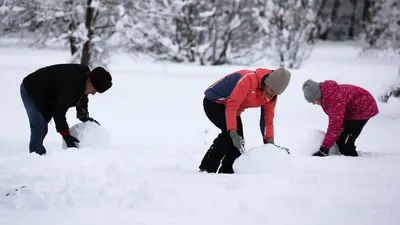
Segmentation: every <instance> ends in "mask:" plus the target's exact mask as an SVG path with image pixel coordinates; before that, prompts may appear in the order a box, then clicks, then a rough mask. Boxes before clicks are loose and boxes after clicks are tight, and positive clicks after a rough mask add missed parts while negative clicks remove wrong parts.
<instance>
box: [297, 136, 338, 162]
mask: <svg viewBox="0 0 400 225" xmlns="http://www.w3.org/2000/svg"><path fill="white" fill-rule="evenodd" d="M324 138H325V132H324V131H321V130H313V131H310V132H309V133H308V136H307V138H306V139H305V140H306V141H305V142H304V143H303V144H301V145H300V148H298V149H297V150H296V151H293V153H295V154H296V155H310V156H311V155H313V154H314V153H316V152H318V151H319V148H320V147H321V144H322V142H323V141H324ZM337 154H339V148H338V146H337V145H336V143H335V144H334V145H333V146H332V148H330V149H329V155H337Z"/></svg>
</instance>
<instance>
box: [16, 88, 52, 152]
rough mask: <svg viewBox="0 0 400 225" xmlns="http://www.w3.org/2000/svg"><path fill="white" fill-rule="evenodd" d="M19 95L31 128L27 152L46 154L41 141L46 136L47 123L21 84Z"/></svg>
mask: <svg viewBox="0 0 400 225" xmlns="http://www.w3.org/2000/svg"><path fill="white" fill-rule="evenodd" d="M20 93H21V99H22V102H23V103H24V107H25V110H26V114H27V115H28V119H29V125H30V127H31V137H30V141H29V152H30V153H32V152H35V153H37V154H39V155H43V154H46V148H45V147H44V146H43V140H44V138H45V137H46V134H47V121H46V120H45V119H44V118H43V116H42V114H41V113H40V112H39V110H38V109H37V108H36V106H35V104H34V103H33V101H32V98H31V97H30V96H29V94H28V92H27V91H26V89H25V88H24V85H23V84H21V87H20Z"/></svg>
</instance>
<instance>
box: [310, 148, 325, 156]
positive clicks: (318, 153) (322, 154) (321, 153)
mask: <svg viewBox="0 0 400 225" xmlns="http://www.w3.org/2000/svg"><path fill="white" fill-rule="evenodd" d="M328 154H329V150H328V149H326V148H320V149H319V151H318V152H316V153H314V154H313V156H319V157H325V156H327V155H328Z"/></svg>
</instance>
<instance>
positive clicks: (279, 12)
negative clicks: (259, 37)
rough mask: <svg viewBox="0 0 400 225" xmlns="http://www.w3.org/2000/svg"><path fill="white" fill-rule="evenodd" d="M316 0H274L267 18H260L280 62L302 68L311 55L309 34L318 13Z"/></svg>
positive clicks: (273, 54) (267, 42)
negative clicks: (314, 5)
mask: <svg viewBox="0 0 400 225" xmlns="http://www.w3.org/2000/svg"><path fill="white" fill-rule="evenodd" d="M312 4H313V1H312V0H284V1H280V0H273V1H268V2H267V7H266V8H267V9H269V12H268V13H267V16H266V18H264V19H262V18H260V24H261V25H262V27H263V29H264V30H265V33H266V36H265V39H264V41H265V42H264V43H265V46H266V49H268V50H269V52H268V55H269V57H270V58H271V59H274V61H276V62H277V63H278V64H280V65H281V66H284V67H288V68H295V69H297V68H300V67H301V65H302V64H303V62H304V61H305V60H306V59H307V58H308V57H309V55H310V53H311V50H312V47H313V45H312V43H310V42H309V35H310V33H312V30H313V29H314V27H315V20H316V14H315V11H314V8H313V7H312Z"/></svg>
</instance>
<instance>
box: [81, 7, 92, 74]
mask: <svg viewBox="0 0 400 225" xmlns="http://www.w3.org/2000/svg"><path fill="white" fill-rule="evenodd" d="M93 16H94V8H93V6H92V0H87V4H86V18H85V27H86V29H87V40H86V41H85V43H84V44H83V49H82V58H81V64H83V65H87V66H88V65H89V61H90V53H89V52H90V44H91V40H92V35H93V30H92V21H93Z"/></svg>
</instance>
